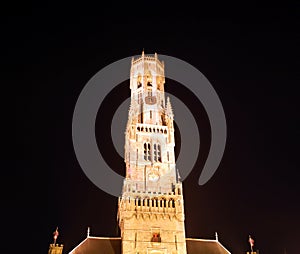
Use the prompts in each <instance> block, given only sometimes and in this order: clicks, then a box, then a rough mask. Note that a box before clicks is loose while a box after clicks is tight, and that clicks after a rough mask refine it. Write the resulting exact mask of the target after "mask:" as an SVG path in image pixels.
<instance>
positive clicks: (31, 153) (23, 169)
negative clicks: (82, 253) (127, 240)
mask: <svg viewBox="0 0 300 254" xmlns="http://www.w3.org/2000/svg"><path fill="white" fill-rule="evenodd" d="M116 5H117V3H116ZM153 5H154V6H153ZM114 7H115V8H112V7H100V6H99V7H97V8H96V6H95V7H92V6H89V7H88V6H87V5H86V6H81V5H77V6H73V5H72V6H67V5H66V6H54V5H50V4H49V5H48V6H38V5H32V6H30V7H29V8H28V6H26V11H25V10H24V13H25V14H26V15H24V13H22V10H20V15H17V13H15V15H11V16H6V17H5V20H4V23H3V24H4V25H5V28H4V32H5V33H6V32H7V35H5V38H6V39H8V40H6V41H8V44H7V45H6V44H5V46H4V47H3V49H4V51H5V52H4V57H5V61H6V66H8V67H10V68H9V70H8V72H7V74H8V79H7V82H8V83H7V84H11V87H13V90H15V92H16V94H17V96H16V97H15V102H16V103H15V105H16V106H15V108H16V110H15V126H16V131H15V139H16V142H17V143H16V150H17V151H18V153H17V154H18V156H17V158H16V168H15V170H9V172H7V174H8V176H10V177H12V178H11V179H12V180H13V184H14V185H15V187H12V189H11V191H10V193H11V198H9V199H7V200H8V204H7V207H9V208H11V209H9V213H8V215H7V216H6V217H5V228H6V229H7V230H8V233H9V235H18V236H19V239H18V242H19V243H18V246H22V245H23V246H27V247H28V244H29V245H31V246H30V251H31V252H30V253H46V252H47V250H48V245H49V243H51V241H52V232H53V231H54V230H55V228H56V226H58V227H59V232H60V236H59V238H58V240H59V242H61V243H64V244H65V250H64V253H68V252H69V251H70V250H71V249H72V248H74V247H75V246H76V245H77V244H78V243H79V242H80V241H81V240H83V239H84V238H85V236H86V229H87V227H88V226H90V227H91V234H92V235H96V236H98V235H99V236H116V235H118V231H117V223H116V212H117V199H116V198H115V197H112V196H110V195H109V194H106V193H105V192H103V191H101V190H99V189H98V188H97V187H96V186H95V185H93V184H92V183H91V182H90V181H89V179H88V178H87V177H86V176H85V175H84V173H83V171H82V170H81V168H80V166H79V164H78V162H77V159H76V156H75V153H74V150H73V145H72V133H71V125H72V115H73V110H74V106H75V103H76V100H77V98H78V96H79V94H80V92H81V90H82V88H83V87H84V86H85V84H86V83H87V81H88V80H89V79H90V78H91V77H92V76H93V75H94V74H96V73H97V72H98V71H99V70H100V69H101V68H103V67H105V66H106V65H108V64H110V63H112V62H114V61H116V60H119V59H121V58H124V57H128V56H132V55H136V54H140V53H141V51H142V49H144V50H145V53H146V54H147V53H148V54H153V53H154V52H157V53H158V54H164V55H170V56H173V57H177V58H180V59H182V60H184V61H187V62H188V63H190V64H192V65H193V66H195V67H196V68H198V69H199V70H200V71H201V72H202V73H203V74H204V75H205V76H206V77H207V79H208V80H209V81H210V83H211V84H212V85H213V87H214V89H215V90H216V92H217V94H218V95H219V97H220V100H221V102H222V104H223V107H224V111H225V115H226V120H227V128H228V133H227V134H228V140H227V144H226V149H225V153H224V157H223V159H222V161H221V164H220V166H219V168H218V170H217V172H216V174H215V175H214V177H213V178H212V179H211V180H210V181H209V182H208V183H207V184H205V185H204V186H198V184H197V179H198V177H199V175H200V172H201V168H202V167H203V165H204V162H205V159H206V157H205V156H206V155H207V152H208V150H209V144H210V130H209V123H208V120H207V116H206V114H205V110H204V109H203V107H202V105H201V103H200V102H199V101H197V100H196V99H195V97H193V96H192V95H191V94H190V92H189V91H187V90H186V89H184V88H183V87H182V86H181V85H180V84H177V83H176V82H174V81H171V80H169V81H168V82H167V83H166V85H165V87H166V90H167V91H168V92H171V93H173V94H174V95H176V96H178V97H180V98H181V99H182V100H184V101H185V102H186V104H187V106H188V107H189V108H190V110H191V111H192V112H193V114H194V116H195V118H196V119H197V122H198V124H199V132H200V136H201V142H203V143H201V149H200V156H199V159H198V161H197V163H196V165H195V168H194V170H193V171H192V173H191V174H190V175H189V177H188V178H187V179H186V180H185V181H184V183H183V186H184V198H185V213H186V234H187V236H188V237H198V238H214V233H215V232H216V231H217V232H218V234H219V239H220V241H221V243H222V244H223V245H224V246H225V247H227V248H228V249H229V250H230V251H231V252H232V253H245V251H247V250H249V244H248V242H247V237H248V235H249V234H251V235H252V236H253V238H254V239H255V246H256V248H257V249H259V250H260V253H261V254H267V253H272V254H280V253H284V251H285V250H286V253H289V254H296V253H298V252H299V250H298V244H297V243H298V242H297V241H298V240H299V238H300V230H299V226H300V223H299V221H300V219H299V214H300V205H299V194H300V189H299V176H300V174H299V162H298V157H299V155H298V153H299V148H298V145H299V121H298V119H299V99H298V97H299V96H298V93H297V91H298V86H299V49H298V47H299V16H297V14H298V15H299V11H300V9H299V4H296V3H293V2H292V3H286V4H281V5H279V4H277V5H276V4H274V5H269V6H259V5H256V4H254V3H253V4H250V3H247V4H246V5H238V6H237V5H232V6H229V5H224V6H219V7H218V8H217V6H209V7H206V6H203V7H199V8H198V7H196V6H188V5H178V6H172V8H166V7H164V8H162V7H161V6H159V3H156V2H153V3H151V2H149V3H148V4H146V5H143V6H140V7H139V8H135V9H128V10H127V9H125V8H124V9H123V8H121V7H120V6H114ZM27 9H28V10H27ZM167 64H168V63H166V65H167ZM129 95H130V90H129V85H128V84H126V82H124V83H122V84H120V85H118V86H117V87H116V88H115V89H114V90H113V91H112V92H111V94H110V95H109V100H108V101H106V102H104V103H103V105H102V106H101V108H100V110H99V112H98V116H97V123H96V134H97V138H98V140H97V141H98V143H99V144H100V145H99V146H100V151H101V152H102V154H103V156H104V157H105V159H106V160H107V162H108V163H109V164H110V165H111V167H112V168H114V170H115V171H117V172H119V173H122V172H123V170H124V165H123V161H122V158H120V157H118V155H117V154H116V152H115V150H114V148H113V146H112V145H111V140H110V139H109V137H108V136H104V135H101V131H100V130H101V128H103V130H104V131H109V125H108V124H106V125H105V124H104V122H105V123H108V122H109V121H110V120H111V117H112V115H113V113H114V110H115V109H116V107H117V106H118V105H119V104H120V103H121V102H122V100H124V99H126V98H127V97H128V96H129ZM4 97H5V96H4ZM8 101H9V103H8V106H9V104H10V103H11V99H9V100H8ZM174 113H175V117H176V112H174ZM101 119H105V121H103V120H101ZM102 121H103V122H102ZM177 138H178V140H180V138H179V137H177ZM104 143H105V144H106V145H105V149H104V148H103V145H101V144H104ZM178 147H179V146H177V148H178ZM106 148H107V149H106ZM177 152H178V151H177ZM5 175H6V173H5ZM29 234H30V235H29ZM8 243H9V244H8V245H7V246H13V244H14V243H15V239H11V238H10V239H8ZM27 247H24V248H27ZM4 248H6V247H4ZM22 248H23V247H22ZM28 248H29V247H28ZM18 249H19V247H18ZM6 251H7V250H6V249H4V250H3V251H1V253H6ZM25 252H26V253H27V251H25ZM28 253H29V250H28Z"/></svg>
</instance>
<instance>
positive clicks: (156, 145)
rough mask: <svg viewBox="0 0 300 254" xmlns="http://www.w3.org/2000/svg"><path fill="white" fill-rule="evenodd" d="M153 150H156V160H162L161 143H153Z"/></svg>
mask: <svg viewBox="0 0 300 254" xmlns="http://www.w3.org/2000/svg"><path fill="white" fill-rule="evenodd" d="M153 151H154V161H159V162H161V147H160V144H154V145H153Z"/></svg>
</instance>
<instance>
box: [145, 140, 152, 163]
mask: <svg viewBox="0 0 300 254" xmlns="http://www.w3.org/2000/svg"><path fill="white" fill-rule="evenodd" d="M144 160H145V161H150V160H151V146H150V143H144Z"/></svg>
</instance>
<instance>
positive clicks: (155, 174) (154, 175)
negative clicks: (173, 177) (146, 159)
mask: <svg viewBox="0 0 300 254" xmlns="http://www.w3.org/2000/svg"><path fill="white" fill-rule="evenodd" d="M148 179H149V180H150V181H152V182H156V181H157V180H158V179H159V173H158V172H157V171H156V170H152V171H150V173H149V174H148Z"/></svg>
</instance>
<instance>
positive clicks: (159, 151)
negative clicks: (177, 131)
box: [157, 144, 161, 162]
mask: <svg viewBox="0 0 300 254" xmlns="http://www.w3.org/2000/svg"><path fill="white" fill-rule="evenodd" d="M157 160H158V161H159V162H161V149H160V144H157Z"/></svg>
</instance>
